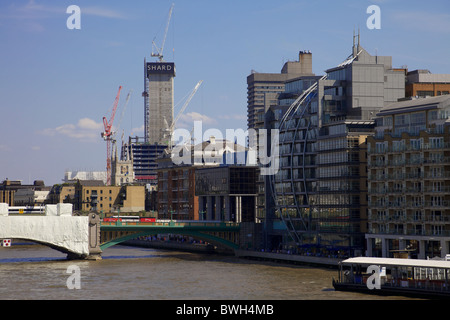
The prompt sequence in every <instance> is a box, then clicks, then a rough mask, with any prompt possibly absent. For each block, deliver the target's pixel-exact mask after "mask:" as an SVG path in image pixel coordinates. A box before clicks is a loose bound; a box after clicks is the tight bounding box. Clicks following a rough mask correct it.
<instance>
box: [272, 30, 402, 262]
mask: <svg viewBox="0 0 450 320" xmlns="http://www.w3.org/2000/svg"><path fill="white" fill-rule="evenodd" d="M300 81H302V79H299V80H298V82H297V83H295V82H293V83H292V84H291V87H292V88H294V87H295V85H297V86H298V87H300V88H301V90H299V91H298V92H296V94H295V95H294V96H293V97H292V99H294V98H295V101H294V102H293V103H292V104H291V105H290V106H289V107H287V108H283V107H280V106H278V107H275V108H273V112H274V116H273V119H272V121H268V122H267V123H266V124H267V125H269V127H270V126H271V127H273V128H278V129H279V130H280V166H281V168H280V170H279V172H278V174H276V175H274V176H271V177H269V179H268V187H269V188H270V193H271V195H272V198H273V205H274V209H275V210H274V211H273V212H270V210H268V211H267V212H268V214H270V216H268V217H267V221H268V222H269V223H268V224H267V225H268V228H267V229H266V231H267V233H268V234H266V236H265V239H266V245H267V246H269V247H270V246H272V248H273V247H274V246H276V244H277V242H280V241H281V242H280V243H281V245H283V246H285V247H291V248H293V249H295V250H300V251H308V252H310V253H312V254H318V255H338V254H339V255H347V256H354V255H359V254H363V253H364V248H365V238H364V233H365V232H366V226H367V200H366V199H367V187H366V185H367V173H366V172H367V168H366V165H367V161H366V143H365V141H366V138H367V137H368V136H369V135H370V134H372V132H373V128H374V121H373V120H372V118H373V117H374V116H375V115H376V113H377V112H378V111H379V110H380V109H381V108H382V107H383V106H384V105H385V104H387V103H390V102H394V101H397V100H398V99H400V98H403V97H404V94H405V74H404V71H397V70H395V69H393V68H392V58H391V57H389V56H372V55H370V54H369V53H368V52H367V51H366V50H364V48H362V46H360V44H359V36H358V41H356V37H355V38H354V45H353V50H352V54H351V55H350V56H349V57H348V58H347V59H346V60H344V62H342V63H341V64H339V65H338V66H336V67H334V68H330V69H328V70H326V75H325V76H323V77H322V78H320V79H319V80H318V81H316V82H315V83H314V84H313V85H312V86H310V87H309V88H305V86H304V84H303V85H302V83H301V82H300ZM294 93H295V92H294ZM275 113H277V114H275ZM266 189H268V188H267V186H266ZM283 228H284V230H282V229H283ZM272 235H273V236H272ZM278 245H280V244H278Z"/></svg>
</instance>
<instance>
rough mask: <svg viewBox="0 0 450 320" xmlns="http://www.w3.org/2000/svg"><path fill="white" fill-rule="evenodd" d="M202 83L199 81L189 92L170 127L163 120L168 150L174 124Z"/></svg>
mask: <svg viewBox="0 0 450 320" xmlns="http://www.w3.org/2000/svg"><path fill="white" fill-rule="evenodd" d="M202 83H203V80H200V81H199V82H198V83H197V85H196V86H195V87H194V90H192V92H191V94H190V96H189V98H188V99H187V100H186V102H185V103H184V105H183V106H182V107H181V109H180V112H178V114H177V116H176V118H175V120H174V121H173V122H172V124H171V125H170V126H169V125H168V124H167V121H166V119H164V121H165V123H166V126H167V128H166V130H165V131H166V135H168V136H169V143H168V146H169V148H168V149H169V150H171V149H172V134H173V129H174V128H175V124H176V123H177V121H178V120H179V119H180V117H181V115H182V114H183V112H184V111H185V110H186V107H187V106H188V104H189V103H190V102H191V100H192V98H193V97H194V95H195V93H196V92H197V90H198V89H199V88H200V86H201V85H202Z"/></svg>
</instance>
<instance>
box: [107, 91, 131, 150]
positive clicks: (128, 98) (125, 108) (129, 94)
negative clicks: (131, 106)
mask: <svg viewBox="0 0 450 320" xmlns="http://www.w3.org/2000/svg"><path fill="white" fill-rule="evenodd" d="M132 92H133V90H130V92H129V93H128V95H127V99H126V101H125V105H124V107H123V110H122V114H121V116H120V119H119V122H118V123H117V126H116V127H117V131H118V130H119V129H120V125H121V124H122V120H123V116H124V114H125V111H126V110H127V106H128V102H129V101H130V97H131V94H132ZM115 136H116V132H112V139H111V142H112V144H113V152H114V146H115V143H116V142H117V141H116V139H115ZM122 136H123V134H122Z"/></svg>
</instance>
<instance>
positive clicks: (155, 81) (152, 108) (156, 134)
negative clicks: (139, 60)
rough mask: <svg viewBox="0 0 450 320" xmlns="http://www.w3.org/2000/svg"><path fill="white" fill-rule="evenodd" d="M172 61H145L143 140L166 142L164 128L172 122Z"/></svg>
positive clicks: (173, 67)
mask: <svg viewBox="0 0 450 320" xmlns="http://www.w3.org/2000/svg"><path fill="white" fill-rule="evenodd" d="M174 77H175V64H174V63H173V62H162V61H159V62H146V61H145V80H144V83H145V90H144V92H143V96H144V101H145V142H146V143H149V144H167V132H166V130H167V129H168V128H170V127H171V126H172V122H173V104H174V103H173V102H174V95H173V80H174Z"/></svg>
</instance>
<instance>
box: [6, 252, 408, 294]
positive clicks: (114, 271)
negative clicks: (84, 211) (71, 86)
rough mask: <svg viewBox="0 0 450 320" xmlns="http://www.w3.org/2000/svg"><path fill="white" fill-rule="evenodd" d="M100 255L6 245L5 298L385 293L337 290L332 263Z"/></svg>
mask: <svg viewBox="0 0 450 320" xmlns="http://www.w3.org/2000/svg"><path fill="white" fill-rule="evenodd" d="M102 256H103V260H100V261H68V260H66V259H65V257H66V255H65V254H62V253H59V252H58V251H55V250H53V249H50V248H48V247H45V246H41V245H16V246H13V247H11V248H2V247H0V284H1V286H0V295H1V299H2V300H7V299H12V300H17V299H20V300H22V299H23V300H37V299H39V300H103V299H104V300H115V299H121V300H141V299H142V300H311V299H313V300H336V299H337V300H373V299H387V298H386V297H378V296H372V295H365V294H358V293H348V292H338V291H335V290H334V289H333V287H332V284H331V283H332V278H333V277H336V276H337V271H336V270H333V269H322V268H312V267H306V266H291V265H280V264H276V263H270V262H269V263H268V262H256V261H250V260H244V259H238V258H235V257H233V256H225V255H217V254H201V253H187V252H179V251H165V250H155V249H149V248H136V247H126V246H115V247H111V248H109V249H107V250H105V252H103V254H102ZM73 266H76V268H77V269H78V270H79V275H80V277H79V280H80V281H79V289H77V288H75V289H69V287H68V283H69V282H70V279H69V277H71V275H72V273H70V270H71V269H70V268H73ZM68 272H69V273H68ZM388 299H400V300H401V299H403V300H404V299H406V298H402V297H389V298H388Z"/></svg>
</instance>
